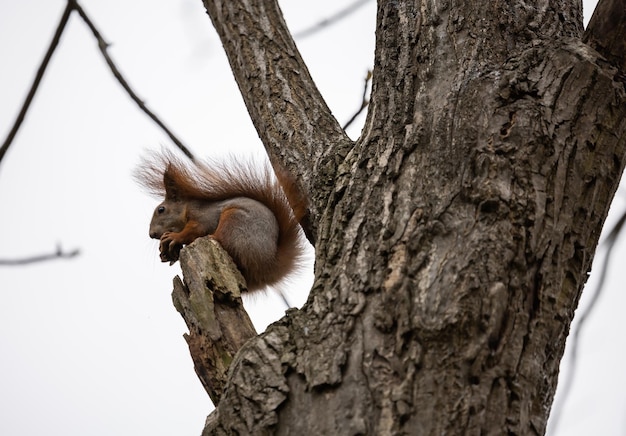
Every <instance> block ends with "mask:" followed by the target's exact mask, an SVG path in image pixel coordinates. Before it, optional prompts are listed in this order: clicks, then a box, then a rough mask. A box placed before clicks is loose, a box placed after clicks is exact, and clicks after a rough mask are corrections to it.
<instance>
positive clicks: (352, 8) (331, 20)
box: [293, 0, 370, 39]
mask: <svg viewBox="0 0 626 436" xmlns="http://www.w3.org/2000/svg"><path fill="white" fill-rule="evenodd" d="M369 1H370V0H356V1H355V2H353V3H351V4H350V5H348V6H346V7H345V8H343V9H341V10H340V11H338V12H337V13H335V15H331V16H330V17H328V18H325V19H323V20H322V21H320V22H318V23H316V24H314V25H312V26H311V27H308V28H306V29H304V30H300V31H299V32H296V33H295V34H294V35H293V37H294V39H304V38H306V37H307V36H311V35H313V34H314V33H317V32H319V31H320V30H322V29H324V28H325V27H328V26H330V25H332V24H335V23H336V22H337V21H339V20H341V19H343V18H345V17H347V16H349V15H350V14H352V13H354V12H356V11H357V10H358V9H359V8H360V7H361V6H363V5H364V4H366V3H368V2H369Z"/></svg>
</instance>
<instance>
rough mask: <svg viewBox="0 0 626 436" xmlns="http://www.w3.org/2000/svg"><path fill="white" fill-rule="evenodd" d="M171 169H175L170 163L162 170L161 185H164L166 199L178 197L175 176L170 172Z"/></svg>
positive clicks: (176, 198)
mask: <svg viewBox="0 0 626 436" xmlns="http://www.w3.org/2000/svg"><path fill="white" fill-rule="evenodd" d="M173 171H175V170H174V169H173V167H172V165H171V164H170V165H168V166H167V168H166V169H165V171H164V172H163V186H164V187H165V198H166V199H167V200H178V199H179V197H180V193H179V191H178V186H176V177H175V176H174V174H172V173H173Z"/></svg>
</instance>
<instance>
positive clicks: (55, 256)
mask: <svg viewBox="0 0 626 436" xmlns="http://www.w3.org/2000/svg"><path fill="white" fill-rule="evenodd" d="M79 254H80V251H79V250H72V251H69V252H67V253H66V252H63V249H62V248H61V246H60V245H58V246H57V250H56V251H55V252H54V253H51V254H42V255H39V256H32V257H26V258H23V259H0V265H8V266H16V265H28V264H31V263H37V262H46V261H48V260H52V259H69V258H72V257H76V256H78V255H79Z"/></svg>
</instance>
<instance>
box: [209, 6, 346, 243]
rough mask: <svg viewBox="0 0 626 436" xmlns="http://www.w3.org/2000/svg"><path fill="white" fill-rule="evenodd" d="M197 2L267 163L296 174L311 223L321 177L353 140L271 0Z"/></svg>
mask: <svg viewBox="0 0 626 436" xmlns="http://www.w3.org/2000/svg"><path fill="white" fill-rule="evenodd" d="M204 5H205V7H206V10H207V12H208V14H209V16H210V17H211V20H212V22H213V25H214V26H215V29H216V30H217V33H218V34H219V36H220V38H221V40H222V44H223V46H224V50H225V51H226V55H227V56H228V59H229V62H230V65H231V68H232V70H233V73H234V75H235V79H236V81H237V83H238V85H239V89H240V90H241V94H242V96H243V98H244V101H245V103H246V106H247V108H248V112H249V113H250V117H251V119H252V121H253V123H254V125H255V127H256V130H257V132H258V133H259V136H260V137H261V140H262V141H263V144H264V146H265V149H266V150H267V153H268V155H269V157H270V160H271V162H272V164H273V165H274V167H275V168H277V167H278V168H285V169H286V170H288V171H289V172H290V173H291V174H292V175H295V177H293V179H294V180H296V181H297V182H296V183H297V185H298V191H299V192H300V193H305V194H304V195H301V196H302V197H305V198H310V200H311V201H310V203H309V204H310V215H311V216H312V217H311V219H310V220H309V222H310V223H311V225H312V227H313V228H314V227H315V225H316V221H317V219H316V217H317V216H318V215H319V213H318V210H319V208H321V207H322V205H324V204H326V201H325V200H326V199H327V198H328V195H329V193H330V189H331V188H332V184H329V183H327V182H328V180H332V178H334V177H335V175H336V173H337V167H338V166H339V165H340V164H341V163H342V162H343V161H344V157H345V155H346V154H347V152H348V150H349V149H350V148H351V147H352V141H351V140H350V139H349V138H348V136H347V135H346V134H345V132H344V131H343V129H342V128H341V126H340V125H339V123H338V122H337V120H336V119H335V118H334V117H333V116H332V114H331V112H330V110H329V109H328V106H327V105H326V103H325V101H324V99H323V98H322V96H321V94H320V93H319V91H318V89H317V87H316V86H315V84H314V83H313V80H312V78H311V76H310V75H309V72H308V69H307V67H306V65H305V64H304V61H303V60H302V57H301V56H300V53H299V52H298V49H297V48H296V45H295V43H294V41H293V39H292V37H291V34H290V32H289V30H288V29H287V25H286V24H285V22H284V19H283V17H282V13H281V11H280V8H279V6H278V3H277V2H276V1H267V0H251V1H242V0H228V1H225V0H217V1H208V0H205V1H204ZM277 172H278V171H277ZM311 193H314V196H313V197H310V196H309V195H307V194H311ZM313 232H314V230H313Z"/></svg>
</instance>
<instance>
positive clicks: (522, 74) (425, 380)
mask: <svg viewBox="0 0 626 436" xmlns="http://www.w3.org/2000/svg"><path fill="white" fill-rule="evenodd" d="M609 1H612V0H609ZM204 3H205V6H206V8H207V11H208V12H209V15H210V16H211V19H212V21H213V24H214V26H215V27H216V29H217V30H218V33H219V34H220V37H221V38H222V42H223V44H224V47H225V50H226V52H227V54H228V57H229V59H230V63H231V67H232V69H233V72H234V74H235V77H236V79H237V81H238V83H239V87H240V89H241V91H242V95H243V97H244V100H245V101H246V104H247V106H248V110H249V112H250V115H251V117H252V119H253V121H254V123H255V125H256V127H257V129H258V131H259V134H260V136H261V139H262V140H263V142H264V144H265V146H266V149H267V150H268V154H269V155H270V158H271V159H272V162H273V164H274V165H275V167H276V168H283V169H287V170H288V171H290V172H291V173H292V174H293V175H294V176H295V178H296V179H297V180H298V181H299V182H298V186H299V189H300V190H301V192H302V193H303V194H304V195H306V196H307V197H308V198H309V201H310V213H309V216H308V226H307V232H308V235H309V236H310V239H311V240H315V241H316V247H315V250H316V266H315V282H314V285H313V289H312V290H311V296H310V298H309V300H308V302H307V304H306V305H305V306H304V307H303V308H302V310H300V311H290V312H289V313H288V315H287V316H286V317H285V318H283V319H282V320H281V321H280V322H278V323H276V324H273V325H272V326H271V327H270V328H268V330H267V331H266V332H264V333H263V334H261V335H260V336H258V337H256V338H254V339H252V341H251V342H249V343H248V345H247V346H246V347H245V349H244V350H243V351H242V352H240V353H238V355H237V356H236V357H235V360H234V361H233V363H232V365H231V369H230V373H229V380H228V383H227V385H226V388H225V390H224V392H223V396H222V398H221V401H220V403H219V405H218V407H217V409H216V411H215V412H214V413H213V414H212V415H211V416H209V419H208V422H207V427H206V428H205V431H204V434H207V435H209V434H210V435H213V434H254V435H260V434H278V435H294V434H329V435H330V434H337V435H348V434H350V435H351V434H355V435H356V434H372V435H373V434H376V435H397V434H414V435H441V434H477V435H478V434H493V435H501V434H521V435H528V434H543V433H544V431H545V427H546V421H547V418H548V414H549V410H550V406H551V403H552V398H553V395H554V391H555V388H556V382H557V374H558V367H559V361H560V359H561V356H562V354H563V349H564V345H565V338H566V336H567V333H568V330H569V326H570V323H571V320H572V318H573V314H574V309H575V308H576V305H577V302H578V299H579V297H580V293H581V290H582V287H583V285H584V283H585V280H586V278H587V273H588V271H589V268H590V266H591V261H592V259H593V254H594V251H595V247H596V244H597V241H598V237H599V234H600V230H601V227H602V224H603V222H604V219H605V217H606V214H607V211H608V208H609V204H610V201H611V199H612V196H613V194H614V192H615V190H616V188H617V185H618V183H619V179H620V175H621V173H622V170H623V167H624V162H625V159H624V157H625V151H626V143H625V142H626V141H625V136H626V99H625V93H624V84H623V83H622V82H620V81H619V80H620V77H623V71H620V70H618V69H617V68H616V66H621V65H623V61H624V60H623V59H621V60H620V59H619V55H617V58H618V59H617V60H616V59H615V53H613V54H612V56H613V58H611V61H610V62H609V61H606V60H604V59H603V58H602V57H601V56H600V55H599V54H598V53H597V52H595V51H594V50H593V49H592V48H590V47H589V46H587V45H585V44H584V43H583V42H582V40H581V38H582V30H583V29H582V10H581V6H580V2H579V1H578V0H562V1H551V2H547V1H545V0H544V1H539V0H531V1H525V2H521V1H507V2H503V1H487V2H485V1H478V0H472V1H465V2H448V1H443V0H442V1H420V0H407V1H403V2H400V1H392V0H379V2H378V3H379V5H378V16H377V26H376V32H377V33H376V35H377V42H376V53H375V65H374V76H373V89H372V96H371V104H370V107H369V110H368V116H367V120H366V123H365V127H364V129H363V134H362V136H361V138H360V139H359V140H358V141H356V142H351V141H350V140H349V139H348V138H347V137H346V136H345V134H344V133H343V132H342V130H341V129H340V127H339V125H338V124H337V122H336V120H334V119H333V118H332V116H331V114H330V111H329V110H328V109H327V107H326V105H325V104H324V102H323V100H322V98H321V96H320V95H319V93H318V92H317V90H316V89H315V86H314V85H313V83H312V80H311V78H310V77H309V75H308V72H307V70H306V67H305V66H304V64H303V62H302V60H301V58H300V56H299V54H298V52H297V49H296V47H295V44H294V43H293V41H292V39H291V37H290V35H289V32H288V31H287V29H286V27H285V24H284V22H283V20H282V17H281V15H280V10H279V8H278V6H277V4H275V3H274V2H272V1H268V0H248V1H246V2H243V1H238V0H228V1H226V0H213V1H208V0H205V2H204ZM605 3H608V1H607V2H605ZM601 4H602V2H601ZM613 21H615V20H613ZM598 22H600V21H598ZM623 23H624V19H623V14H622V15H621V16H620V18H619V19H618V20H617V23H611V22H610V20H609V24H608V25H607V20H604V21H602V24H603V25H604V26H608V27H610V30H606V29H604V30H603V31H601V32H599V34H598V33H594V34H593V40H594V41H595V45H594V48H595V49H600V48H601V47H603V45H602V43H601V41H602V38H603V36H602V34H603V32H604V33H607V34H608V33H611V35H612V36H611V38H614V36H615V35H614V33H615V32H614V31H615V29H619V28H621V29H624V25H623ZM620 26H621V27H620ZM622 41H623V38H622ZM608 45H611V44H608ZM611 46H612V47H614V45H611ZM622 56H624V54H623V53H622Z"/></svg>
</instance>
